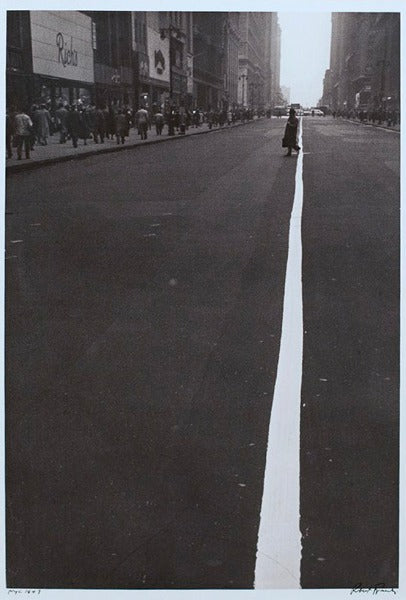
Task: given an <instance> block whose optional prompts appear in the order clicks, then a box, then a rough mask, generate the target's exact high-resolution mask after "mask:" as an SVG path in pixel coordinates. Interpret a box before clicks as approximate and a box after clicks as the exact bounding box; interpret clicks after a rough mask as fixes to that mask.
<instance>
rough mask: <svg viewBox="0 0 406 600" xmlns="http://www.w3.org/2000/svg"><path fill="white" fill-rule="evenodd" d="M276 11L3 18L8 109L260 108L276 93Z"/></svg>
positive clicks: (43, 13) (39, 14)
mask: <svg viewBox="0 0 406 600" xmlns="http://www.w3.org/2000/svg"><path fill="white" fill-rule="evenodd" d="M279 65H280V28H279V25H278V18H277V14H276V13H270V12H264V13H257V12H252V13H249V12H245V13H239V12H193V13H192V12H180V11H178V12H163V11H161V12H153V11H150V12H145V11H142V12H141V11H138V12H137V11H133V12H130V11H8V13H7V62H6V76H7V104H8V106H10V105H14V106H17V105H18V106H21V105H23V106H25V107H29V106H31V105H32V104H34V103H46V104H47V105H48V106H49V107H50V108H51V109H54V108H55V107H56V105H57V103H58V102H61V101H62V102H65V103H69V104H72V103H79V104H84V105H86V104H88V103H89V102H91V101H94V102H96V103H98V104H100V105H110V104H111V103H118V104H119V105H125V106H129V107H131V108H135V109H136V108H138V107H139V106H140V105H143V106H145V107H147V108H148V109H150V110H151V111H156V110H158V109H159V110H163V109H167V108H168V107H169V106H170V105H174V106H178V107H182V106H183V107H185V108H189V109H191V108H193V107H199V108H201V109H203V110H208V109H213V110H219V109H221V110H226V109H229V108H235V107H237V106H238V105H240V106H245V107H248V106H249V107H251V108H253V109H256V110H263V109H264V108H265V107H268V106H270V105H272V104H275V103H276V98H277V96H278V94H279V92H280V90H279V72H280V69H279Z"/></svg>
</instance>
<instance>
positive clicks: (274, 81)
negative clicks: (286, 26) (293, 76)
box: [269, 13, 282, 106]
mask: <svg viewBox="0 0 406 600" xmlns="http://www.w3.org/2000/svg"><path fill="white" fill-rule="evenodd" d="M270 40H271V63H270V69H271V72H270V81H269V86H270V98H269V104H270V106H278V105H280V104H281V103H282V95H281V90H280V76H281V28H280V25H279V22H278V13H271V29H270Z"/></svg>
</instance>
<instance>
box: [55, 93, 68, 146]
mask: <svg viewBox="0 0 406 600" xmlns="http://www.w3.org/2000/svg"><path fill="white" fill-rule="evenodd" d="M68 115H69V112H68V111H67V110H66V107H65V106H64V105H63V103H62V102H61V103H60V104H59V107H58V108H57V109H56V111H55V118H56V126H57V129H58V131H59V143H60V144H65V142H66V138H67V135H68Z"/></svg>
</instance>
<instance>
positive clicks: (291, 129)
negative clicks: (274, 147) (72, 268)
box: [283, 108, 300, 156]
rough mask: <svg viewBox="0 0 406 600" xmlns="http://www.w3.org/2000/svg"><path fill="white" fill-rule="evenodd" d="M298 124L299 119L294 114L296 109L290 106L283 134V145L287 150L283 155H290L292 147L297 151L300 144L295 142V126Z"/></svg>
mask: <svg viewBox="0 0 406 600" xmlns="http://www.w3.org/2000/svg"><path fill="white" fill-rule="evenodd" d="M298 125H299V119H298V118H297V116H296V111H295V109H294V108H291V109H290V111H289V118H288V121H287V123H286V127H285V135H284V138H283V140H284V146H285V148H287V149H288V152H287V154H286V155H285V156H291V155H292V148H294V149H295V150H296V152H299V150H300V146H299V145H298V143H297V128H298Z"/></svg>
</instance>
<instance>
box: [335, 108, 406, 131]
mask: <svg viewBox="0 0 406 600" xmlns="http://www.w3.org/2000/svg"><path fill="white" fill-rule="evenodd" d="M332 115H333V117H334V118H336V117H343V118H344V119H354V120H357V121H360V122H361V123H372V124H373V125H386V126H387V127H396V126H397V125H400V112H399V111H398V110H389V109H384V108H373V109H369V110H358V109H351V110H346V109H344V110H337V111H334V110H333V111H332Z"/></svg>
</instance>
